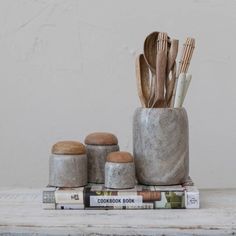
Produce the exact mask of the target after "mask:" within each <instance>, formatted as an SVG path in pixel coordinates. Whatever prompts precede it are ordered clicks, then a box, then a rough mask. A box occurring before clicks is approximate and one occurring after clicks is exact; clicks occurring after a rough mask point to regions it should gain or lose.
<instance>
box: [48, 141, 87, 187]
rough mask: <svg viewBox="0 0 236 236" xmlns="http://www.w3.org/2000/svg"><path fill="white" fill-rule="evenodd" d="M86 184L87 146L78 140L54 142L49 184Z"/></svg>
mask: <svg viewBox="0 0 236 236" xmlns="http://www.w3.org/2000/svg"><path fill="white" fill-rule="evenodd" d="M86 184H87V156H86V149H85V146H84V145H83V144H82V143H80V142H76V141H61V142H58V143H56V144H54V145H53V147H52V154H51V156H50V159H49V185H50V186H55V187H70V188H73V187H80V186H84V185H86Z"/></svg>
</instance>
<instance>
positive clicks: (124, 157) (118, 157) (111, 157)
mask: <svg viewBox="0 0 236 236" xmlns="http://www.w3.org/2000/svg"><path fill="white" fill-rule="evenodd" d="M133 161H134V158H133V156H132V155H131V154H130V153H129V152H111V153H109V154H108V156H107V162H114V163H129V162H133Z"/></svg>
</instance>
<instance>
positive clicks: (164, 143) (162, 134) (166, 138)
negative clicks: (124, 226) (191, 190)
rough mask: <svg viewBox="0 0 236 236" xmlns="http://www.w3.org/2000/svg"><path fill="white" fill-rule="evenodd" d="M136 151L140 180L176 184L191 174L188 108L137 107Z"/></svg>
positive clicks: (135, 158) (134, 125)
mask: <svg viewBox="0 0 236 236" xmlns="http://www.w3.org/2000/svg"><path fill="white" fill-rule="evenodd" d="M133 154H134V161H135V168H136V177H137V179H138V182H139V183H141V184H147V185H174V184H181V183H183V182H185V180H186V179H187V177H188V175H189V130H188V117H187V113H186V110H185V109H184V108H152V109H151V108H137V109H136V111H135V113H134V117H133Z"/></svg>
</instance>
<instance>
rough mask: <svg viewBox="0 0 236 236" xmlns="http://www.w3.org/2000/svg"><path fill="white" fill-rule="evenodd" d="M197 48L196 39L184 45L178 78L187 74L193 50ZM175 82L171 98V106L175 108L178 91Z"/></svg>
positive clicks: (188, 40)
mask: <svg viewBox="0 0 236 236" xmlns="http://www.w3.org/2000/svg"><path fill="white" fill-rule="evenodd" d="M194 48H195V39H194V38H187V40H186V42H185V44H184V45H183V50H182V54H181V59H180V61H179V68H178V72H177V78H178V77H179V75H180V73H187V71H188V68H189V64H190V61H191V58H192V55H193V50H194ZM177 80H178V79H176V81H175V86H174V91H173V95H172V98H171V106H172V107H173V106H174V102H175V95H176V89H177V83H178V81H177Z"/></svg>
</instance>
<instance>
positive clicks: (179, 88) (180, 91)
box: [174, 73, 186, 108]
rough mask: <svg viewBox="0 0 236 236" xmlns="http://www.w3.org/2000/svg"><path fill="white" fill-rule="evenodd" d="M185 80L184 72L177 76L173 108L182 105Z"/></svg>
mask: <svg viewBox="0 0 236 236" xmlns="http://www.w3.org/2000/svg"><path fill="white" fill-rule="evenodd" d="M185 81H186V74H185V73H181V74H180V75H179V78H178V83H177V88H176V96H175V102H174V108H178V107H181V106H182V103H183V94H184V89H185Z"/></svg>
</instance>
